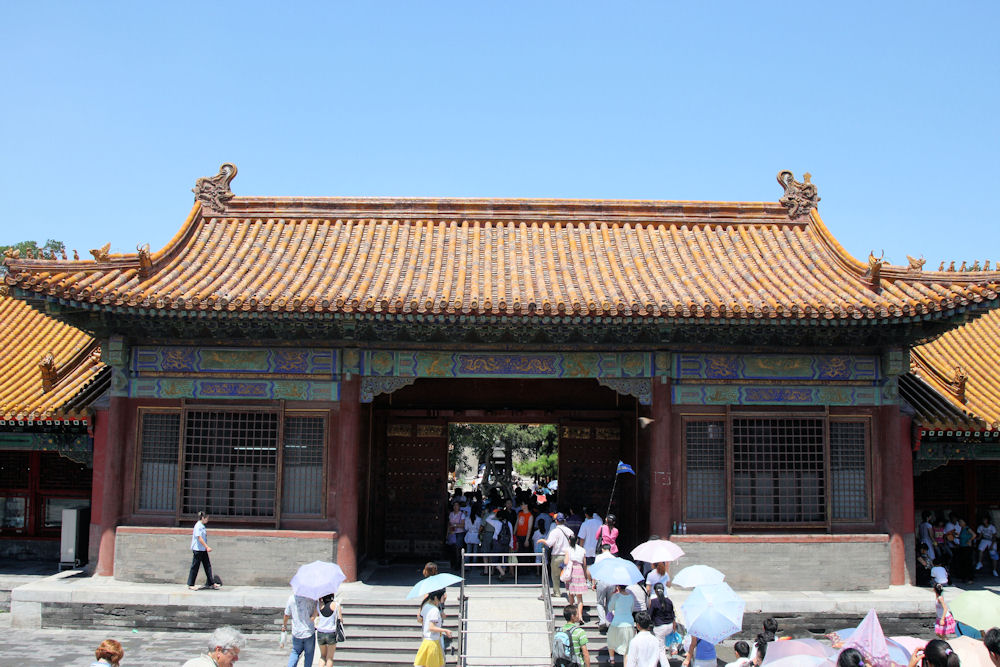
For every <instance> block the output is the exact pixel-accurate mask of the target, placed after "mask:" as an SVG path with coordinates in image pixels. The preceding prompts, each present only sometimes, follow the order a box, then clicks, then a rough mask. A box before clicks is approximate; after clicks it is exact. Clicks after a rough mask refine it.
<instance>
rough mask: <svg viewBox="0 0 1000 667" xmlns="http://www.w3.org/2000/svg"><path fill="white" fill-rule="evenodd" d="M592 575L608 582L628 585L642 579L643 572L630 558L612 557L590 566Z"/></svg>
mask: <svg viewBox="0 0 1000 667" xmlns="http://www.w3.org/2000/svg"><path fill="white" fill-rule="evenodd" d="M590 576H592V577H593V578H594V579H597V580H599V581H603V582H604V583H606V584H614V585H616V586H628V585H630V584H634V583H635V582H637V581H642V578H643V577H642V572H640V571H639V568H637V567H636V566H635V563H633V562H632V561H630V560H625V559H624V558H618V557H612V558H605V559H604V560H602V561H599V562H597V563H594V564H593V565H591V566H590Z"/></svg>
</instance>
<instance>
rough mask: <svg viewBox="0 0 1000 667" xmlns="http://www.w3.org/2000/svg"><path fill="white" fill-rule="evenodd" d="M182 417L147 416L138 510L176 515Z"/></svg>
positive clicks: (172, 414) (142, 450) (142, 443)
mask: <svg viewBox="0 0 1000 667" xmlns="http://www.w3.org/2000/svg"><path fill="white" fill-rule="evenodd" d="M180 433H181V415H180V413H179V412H174V413H148V412H147V413H145V414H143V415H142V427H141V430H140V435H139V438H140V448H141V455H140V463H139V509H140V510H143V511H151V512H173V511H174V510H175V509H176V507H177V448H178V447H179V446H180Z"/></svg>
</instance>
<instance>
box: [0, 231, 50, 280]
mask: <svg viewBox="0 0 1000 667" xmlns="http://www.w3.org/2000/svg"><path fill="white" fill-rule="evenodd" d="M12 248H13V249H15V250H17V251H19V252H20V256H21V259H25V258H27V257H28V256H29V254H30V255H31V256H34V257H36V258H41V257H46V258H48V257H57V258H60V259H61V258H62V255H63V253H65V252H66V244H65V243H63V242H62V241H57V240H55V239H48V240H47V241H45V245H42V246H40V245H38V243H37V242H36V241H21V242H20V243H14V244H11V245H4V246H0V253H5V252H7V251H8V250H10V249H12ZM6 273H7V266H6V265H5V264H0V275H4V274H6Z"/></svg>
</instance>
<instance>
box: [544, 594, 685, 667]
mask: <svg viewBox="0 0 1000 667" xmlns="http://www.w3.org/2000/svg"><path fill="white" fill-rule="evenodd" d="M588 598H589V599H588ZM584 602H585V603H587V604H585V605H584V616H585V619H584V621H585V622H584V625H583V629H584V631H586V633H587V648H588V650H589V651H590V664H591V665H594V666H596V665H610V664H611V661H610V657H609V655H608V640H607V637H605V636H604V635H603V634H601V633H600V632H599V631H598V629H597V607H596V606H595V605H594V604H593V594H589V593H588V594H587V595H585V596H584ZM565 606H566V600H565V599H564V598H558V599H557V598H552V612H553V615H554V616H555V621H554V623H555V627H556V628H560V627H562V625H563V623H565V621H564V620H563V608H564V607H565ZM587 614H589V620H588V618H587ZM681 662H682V658H679V657H678V658H672V659H671V662H670V664H671V666H672V667H676V666H677V665H680V664H681ZM615 664H616V665H622V664H623V661H622V657H621V656H616V657H615Z"/></svg>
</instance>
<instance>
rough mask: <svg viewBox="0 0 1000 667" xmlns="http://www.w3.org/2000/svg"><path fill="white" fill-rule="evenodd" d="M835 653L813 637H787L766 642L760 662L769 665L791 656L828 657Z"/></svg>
mask: <svg viewBox="0 0 1000 667" xmlns="http://www.w3.org/2000/svg"><path fill="white" fill-rule="evenodd" d="M835 654H836V651H834V650H833V649H831V648H830V647H828V646H825V645H823V644H821V643H820V642H818V641H816V640H815V639H788V640H785V641H780V642H771V643H770V644H768V645H767V656H766V657H765V658H764V662H763V663H762V664H764V665H770V664H771V663H774V662H777V661H779V660H782V659H784V658H791V657H799V658H802V657H816V658H829V657H831V656H832V655H835Z"/></svg>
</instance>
